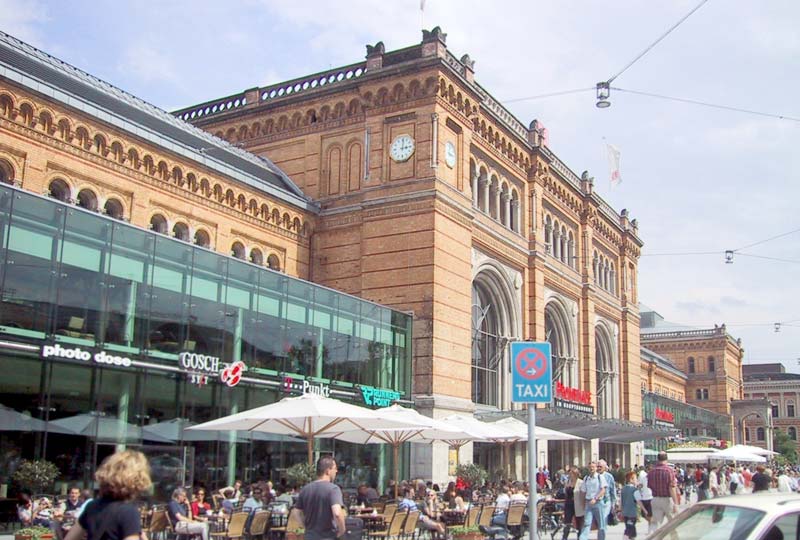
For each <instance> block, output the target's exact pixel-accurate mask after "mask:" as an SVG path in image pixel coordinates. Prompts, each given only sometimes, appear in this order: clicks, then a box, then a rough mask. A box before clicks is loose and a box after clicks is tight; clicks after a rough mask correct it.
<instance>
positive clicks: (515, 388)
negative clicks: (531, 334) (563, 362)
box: [511, 341, 553, 403]
mask: <svg viewBox="0 0 800 540" xmlns="http://www.w3.org/2000/svg"><path fill="white" fill-rule="evenodd" d="M552 399H553V366H552V362H551V355H550V344H549V343H547V342H543V343H539V342H534V341H515V342H512V343H511V401H512V402H514V403H550V402H551V401H552Z"/></svg>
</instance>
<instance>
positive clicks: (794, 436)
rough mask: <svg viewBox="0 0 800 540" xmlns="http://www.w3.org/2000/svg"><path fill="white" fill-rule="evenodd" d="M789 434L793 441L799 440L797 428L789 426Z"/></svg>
mask: <svg viewBox="0 0 800 540" xmlns="http://www.w3.org/2000/svg"><path fill="white" fill-rule="evenodd" d="M788 433H789V438H790V439H792V440H793V441H796V440H797V428H796V427H794V426H789V429H788Z"/></svg>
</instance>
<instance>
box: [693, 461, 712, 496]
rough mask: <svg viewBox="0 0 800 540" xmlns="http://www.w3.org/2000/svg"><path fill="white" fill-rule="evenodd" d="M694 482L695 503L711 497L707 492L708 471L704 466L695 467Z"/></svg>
mask: <svg viewBox="0 0 800 540" xmlns="http://www.w3.org/2000/svg"><path fill="white" fill-rule="evenodd" d="M695 482H697V502H700V501H705V500H706V499H710V498H711V496H710V494H709V491H708V490H709V483H708V471H707V470H706V468H705V466H703V465H698V466H697V474H696V475H695Z"/></svg>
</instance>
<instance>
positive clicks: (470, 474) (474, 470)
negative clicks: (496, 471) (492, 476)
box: [456, 463, 489, 487]
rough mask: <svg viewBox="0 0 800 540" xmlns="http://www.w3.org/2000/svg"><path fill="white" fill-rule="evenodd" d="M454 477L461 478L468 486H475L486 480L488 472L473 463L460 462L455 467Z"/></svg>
mask: <svg viewBox="0 0 800 540" xmlns="http://www.w3.org/2000/svg"><path fill="white" fill-rule="evenodd" d="M456 477H458V478H461V479H463V480H464V483H466V484H467V486H468V487H477V486H482V485H483V484H484V483H485V482H486V479H487V478H488V477H489V473H488V472H486V469H484V468H483V467H481V466H480V465H477V464H475V463H462V464H461V465H459V466H458V467H457V468H456Z"/></svg>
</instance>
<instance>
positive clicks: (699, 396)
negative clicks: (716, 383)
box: [694, 388, 703, 400]
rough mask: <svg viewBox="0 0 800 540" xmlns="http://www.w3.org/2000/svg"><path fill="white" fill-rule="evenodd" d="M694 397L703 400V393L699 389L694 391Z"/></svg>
mask: <svg viewBox="0 0 800 540" xmlns="http://www.w3.org/2000/svg"><path fill="white" fill-rule="evenodd" d="M694 397H695V399H697V400H701V399H703V391H702V390H701V389H699V388H698V389H697V390H695V391H694Z"/></svg>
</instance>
